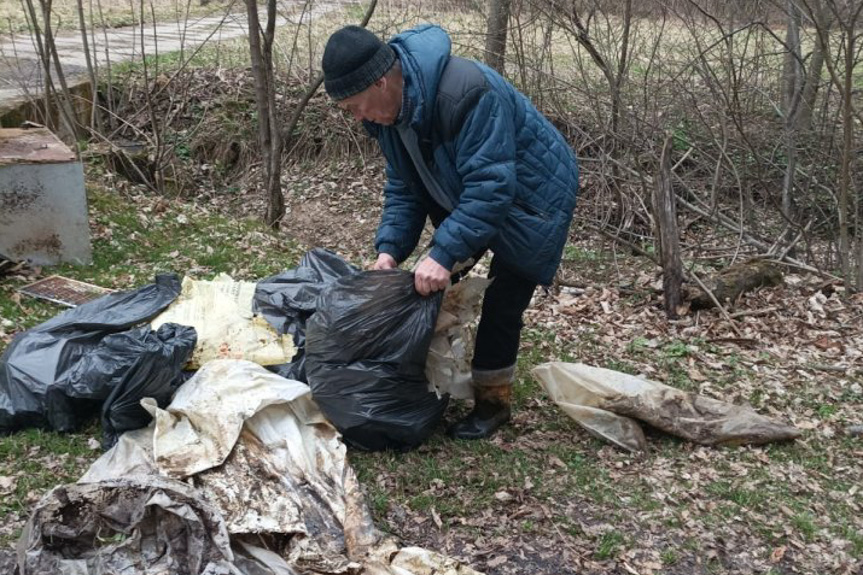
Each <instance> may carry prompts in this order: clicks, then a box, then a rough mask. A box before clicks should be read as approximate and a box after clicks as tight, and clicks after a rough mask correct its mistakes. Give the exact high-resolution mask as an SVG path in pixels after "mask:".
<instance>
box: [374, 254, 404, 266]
mask: <svg viewBox="0 0 863 575" xmlns="http://www.w3.org/2000/svg"><path fill="white" fill-rule="evenodd" d="M398 266H399V264H398V263H396V260H395V258H394V257H393V256H391V255H390V254H384V253H380V254H378V260H377V261H376V262H375V265H374V266H372V269H373V270H394V269H396V268H397V267H398Z"/></svg>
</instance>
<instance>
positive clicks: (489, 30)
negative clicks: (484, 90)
mask: <svg viewBox="0 0 863 575" xmlns="http://www.w3.org/2000/svg"><path fill="white" fill-rule="evenodd" d="M510 5H511V0H491V6H490V7H489V13H488V22H487V25H486V36H485V63H486V64H488V65H489V66H491V67H492V68H494V69H495V70H497V71H498V72H500V73H501V74H503V72H504V66H505V56H506V32H507V28H508V26H509V10H510Z"/></svg>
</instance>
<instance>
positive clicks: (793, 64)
mask: <svg viewBox="0 0 863 575" xmlns="http://www.w3.org/2000/svg"><path fill="white" fill-rule="evenodd" d="M787 7H788V27H787V32H786V34H785V45H786V53H785V66H784V70H783V73H782V82H783V86H782V96H783V97H782V108H783V110H782V112H783V114H784V122H783V128H784V132H785V160H786V164H785V176H784V178H783V183H782V216H783V217H784V218H785V220H786V221H787V222H788V223H791V222H793V220H794V173H795V170H796V168H797V130H796V128H797V113H798V110H799V108H800V98H801V97H802V95H803V79H804V78H803V55H802V50H801V48H800V20H801V16H800V8H799V7H798V6H797V3H796V1H795V0H788V2H787ZM786 229H787V230H788V233H787V234H786V235H785V239H787V240H790V239H791V238H792V237H793V236H794V231H793V230H792V229H791V226H787V227H786Z"/></svg>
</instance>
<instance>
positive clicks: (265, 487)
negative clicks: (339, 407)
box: [24, 360, 477, 575]
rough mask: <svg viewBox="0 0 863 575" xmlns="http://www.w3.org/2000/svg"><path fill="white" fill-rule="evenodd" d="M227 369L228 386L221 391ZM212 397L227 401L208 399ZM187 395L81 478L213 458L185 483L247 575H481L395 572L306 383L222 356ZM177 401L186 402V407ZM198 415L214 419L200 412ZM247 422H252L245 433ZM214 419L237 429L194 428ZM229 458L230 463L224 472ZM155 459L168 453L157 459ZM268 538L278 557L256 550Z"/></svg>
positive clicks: (435, 560) (390, 548) (443, 567)
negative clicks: (219, 519) (210, 512)
mask: <svg viewBox="0 0 863 575" xmlns="http://www.w3.org/2000/svg"><path fill="white" fill-rule="evenodd" d="M226 373H227V374H229V377H228V378H227V379H228V380H229V381H226V382H224V383H223V381H224V380H223V378H224V374H226ZM241 373H246V374H247V375H246V376H247V379H248V380H249V381H250V382H251V383H250V384H249V385H250V390H249V391H248V392H247V390H245V389H244V388H243V386H242V385H241V384H240V383H239V381H240V379H241V377H242V376H241ZM186 387H188V388H189V391H188V392H187V391H186ZM268 390H269V395H268V393H267V392H268ZM181 394H182V395H181ZM208 394H214V395H217V396H219V397H220V400H219V401H216V402H211V401H208V400H207V399H206V396H207V395H208ZM243 395H247V396H248V397H242V396H243ZM236 396H239V397H236ZM177 397H178V398H180V399H182V400H183V401H182V404H177V401H176V400H175V402H174V403H172V404H171V405H170V406H169V407H168V409H167V410H165V411H164V412H161V413H159V412H157V414H156V421H155V422H154V424H153V425H151V426H150V427H149V428H147V429H143V430H137V431H134V432H130V433H126V434H125V435H123V436H122V437H121V438H120V441H119V443H118V444H117V445H116V446H115V447H114V449H112V450H111V451H109V452H107V453H106V454H104V455H103V456H102V457H101V458H100V459H99V460H98V461H96V462H95V463H94V464H93V466H92V467H91V468H90V470H89V471H88V472H87V473H86V474H85V475H84V477H82V478H81V482H91V481H104V480H106V479H109V478H115V477H122V476H127V475H137V476H143V477H146V476H154V475H155V474H158V473H172V474H175V475H180V474H182V473H185V472H186V471H190V470H193V469H203V468H205V467H206V465H204V464H203V463H198V462H195V461H193V460H196V459H197V458H198V457H201V458H203V459H204V460H205V461H207V462H208V464H210V465H211V467H209V468H208V469H206V470H205V471H201V472H197V473H195V474H193V475H190V476H189V477H188V478H187V481H191V482H192V483H193V484H194V485H195V486H196V487H197V488H198V492H199V493H200V494H201V497H202V498H204V499H206V500H207V501H208V502H209V503H211V504H212V505H214V506H215V507H216V508H218V509H219V511H220V513H221V514H222V516H223V517H224V520H225V525H226V527H227V530H228V532H229V533H230V534H231V537H232V542H233V544H234V550H235V553H236V552H237V551H238V549H239V550H241V553H240V556H238V558H237V560H236V561H235V564H236V565H237V566H238V567H240V568H242V571H243V573H246V575H257V574H259V573H263V574H272V575H285V574H290V573H294V572H298V573H306V572H314V573H322V574H333V575H336V574H342V573H356V572H359V571H360V570H361V569H362V568H363V567H368V570H367V571H366V572H367V573H382V574H386V575H407V574H411V575H420V574H426V573H437V574H440V575H450V574H458V575H477V573H476V572H475V571H473V570H470V569H469V568H467V567H463V566H459V567H458V568H457V569H460V570H452V569H453V568H450V567H448V565H458V564H457V562H455V561H453V560H452V559H449V558H446V557H443V556H440V555H437V554H434V553H430V552H428V558H429V559H428V561H429V562H430V563H429V564H430V565H437V566H438V567H435V568H434V569H437V570H434V569H432V570H429V569H425V568H423V569H421V570H416V571H411V570H406V568H401V567H393V566H391V562H393V561H394V558H398V557H399V553H400V550H399V549H398V547H397V546H396V545H395V544H394V542H393V541H392V540H391V539H387V538H385V537H383V536H382V534H381V533H380V532H378V531H377V530H376V529H375V527H374V524H373V523H372V520H371V515H370V513H369V511H368V508H367V506H366V505H365V501H364V499H363V495H362V492H361V489H360V486H359V483H358V482H357V479H356V476H355V474H354V472H353V469H352V468H351V467H350V466H349V465H348V463H347V460H346V458H345V446H344V444H343V443H342V442H341V440H340V438H339V435H338V433H337V432H336V431H335V429H333V427H332V426H331V425H330V424H329V423H328V422H326V420H325V419H324V418H323V415H322V414H321V412H320V410H319V409H318V408H317V406H316V405H315V403H314V402H313V401H311V399H310V396H309V390H308V387H307V386H305V384H302V383H300V382H296V381H289V380H285V379H283V378H281V377H280V376H278V375H275V374H272V373H270V372H268V371H266V370H264V369H263V368H261V367H260V366H257V365H255V364H253V363H250V362H245V361H235V360H217V361H214V362H211V363H209V364H207V365H205V366H204V368H202V369H201V370H200V371H199V372H198V373H197V374H196V375H195V377H193V378H192V379H191V380H189V381H188V382H186V384H184V387H182V388H180V390H179V391H178V394H177ZM179 405H183V406H184V407H183V409H182V410H181V409H179ZM238 406H243V408H242V409H238ZM196 409H207V410H208V411H206V412H204V413H197V414H196V413H194V410H196ZM168 414H169V416H170V417H169V419H166V420H165V421H169V420H170V421H173V422H174V423H173V424H172V425H170V426H166V427H164V428H162V430H161V431H158V430H159V429H160V428H159V425H160V424H159V418H160V417H168ZM239 414H242V415H241V417H242V418H243V419H245V422H244V423H243V425H242V430H241V432H239V434H237V433H236V420H237V417H238V416H240V415H239ZM204 416H206V417H204ZM206 418H209V419H210V420H213V421H216V420H224V421H229V420H230V421H231V423H230V424H227V425H225V426H216V427H213V426H212V425H208V426H207V427H205V428H202V429H201V430H200V431H201V434H200V435H196V434H194V433H192V431H193V426H192V425H190V424H189V423H188V422H190V421H196V422H200V421H202V420H203V419H206ZM184 420H186V421H184ZM175 430H176V431H175ZM222 441H225V442H228V444H227V445H226V446H220V447H219V448H218V449H215V450H212V449H209V448H208V449H200V448H199V447H198V445H199V444H204V443H207V444H210V445H213V444H216V443H220V442H222ZM234 441H236V443H235V444H234V443H233V442H234ZM183 446H186V449H183ZM231 448H233V449H231ZM226 451H228V452H230V455H228V457H227V459H225V460H224V463H222V464H221V465H219V462H220V460H221V459H222V458H221V454H222V453H225V452H226ZM154 452H155V453H161V454H162V456H161V457H159V458H154V456H153V453H154ZM168 454H170V455H168ZM261 538H263V539H264V540H265V541H267V546H268V547H269V548H270V551H266V550H264V549H261V548H260V547H258V546H257V545H256V544H255V543H256V542H259V541H260V539H261ZM402 557H403V558H404V555H403V556H402ZM374 569H377V571H374ZM399 569H401V570H399ZM293 570H295V571H293ZM133 573H135V575H137V573H138V572H133ZM24 575H27V574H24Z"/></svg>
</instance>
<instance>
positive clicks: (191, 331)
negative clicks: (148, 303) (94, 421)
mask: <svg viewBox="0 0 863 575" xmlns="http://www.w3.org/2000/svg"><path fill="white" fill-rule="evenodd" d="M197 339H198V338H197V334H196V333H195V328H193V327H187V326H183V325H177V324H174V323H166V324H163V325H162V326H160V327H159V329H158V331H154V330H152V329H151V328H150V327H149V326H145V327H140V328H136V329H133V330H129V331H126V332H122V333H115V334H111V335H109V336H107V337H105V339H103V340H102V341H101V342H100V343H99V345H97V346H96V348H95V349H94V350H93V351H92V352H90V353H88V354H87V355H86V356H84V357H83V358H81V360H80V361H78V363H77V364H75V366H74V367H73V368H72V369H71V370H70V373H69V377H68V378H67V379H66V380H65V381H64V382H63V384H62V385H58V386H56V387H55V388H52V390H50V391H49V393H51V392H53V391H56V392H57V393H60V394H62V397H64V398H68V401H69V403H70V405H71V404H72V403H73V402H74V401H75V400H76V399H83V400H94V401H98V403H99V404H101V406H102V436H103V440H102V445H103V447H104V448H105V449H109V448H110V447H112V446H113V445H114V444H115V443H116V442H117V439H118V438H119V437H120V435H121V434H122V433H123V432H124V431H129V430H131V429H138V428H140V427H144V426H145V425H147V424H148V423H149V422H150V419H151V416H150V414H149V413H148V412H147V410H145V409H144V408H143V407H141V404H140V402H141V399H143V398H145V397H152V398H153V399H155V400H156V402H157V403H158V404H159V407H165V406H167V405H168V403H169V402H170V400H171V396H172V395H173V393H174V391H175V390H176V389H177V387H179V386H180V384H182V383H183V382H184V381H185V376H184V375H183V366H184V365H185V364H186V362H187V361H188V360H189V357H190V356H191V355H192V351H193V350H194V349H195V343H196V341H197ZM58 403H59V402H58ZM51 405H52V406H53V405H55V403H54V402H51Z"/></svg>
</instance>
